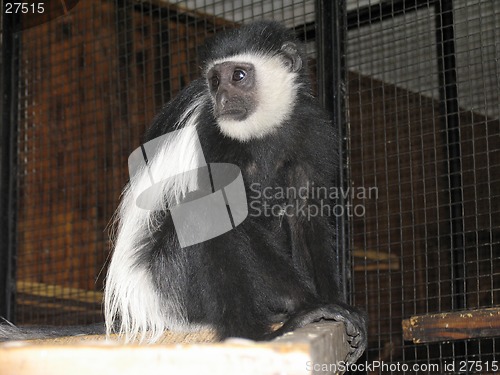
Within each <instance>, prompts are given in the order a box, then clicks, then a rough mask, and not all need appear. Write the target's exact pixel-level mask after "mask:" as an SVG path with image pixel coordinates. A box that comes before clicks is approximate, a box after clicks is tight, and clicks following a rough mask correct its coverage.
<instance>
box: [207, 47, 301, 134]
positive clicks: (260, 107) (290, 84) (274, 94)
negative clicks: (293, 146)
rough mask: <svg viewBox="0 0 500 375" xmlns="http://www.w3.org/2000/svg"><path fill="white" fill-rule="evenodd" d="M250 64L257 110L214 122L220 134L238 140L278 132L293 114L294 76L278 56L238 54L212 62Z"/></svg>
mask: <svg viewBox="0 0 500 375" xmlns="http://www.w3.org/2000/svg"><path fill="white" fill-rule="evenodd" d="M227 61H232V62H241V63H243V62H244V63H251V64H253V65H254V67H255V76H256V87H257V108H256V110H255V111H254V113H252V114H251V115H250V116H249V117H248V118H246V119H245V120H242V121H234V120H218V125H219V127H220V129H221V131H222V133H223V134H225V135H227V136H228V137H230V138H233V139H236V140H239V141H248V140H250V139H253V138H262V137H264V136H266V135H267V134H270V133H272V132H274V131H275V130H276V129H278V128H279V127H280V126H281V125H282V124H283V122H284V121H286V120H287V119H288V118H289V116H291V113H292V111H293V107H294V106H295V101H296V99H297V90H298V84H297V82H296V77H297V73H291V72H290V71H289V69H288V68H287V67H286V66H285V65H284V63H283V61H282V59H281V58H280V57H279V56H259V55H254V54H241V55H236V56H231V57H228V58H226V59H221V60H216V61H214V62H212V63H211V64H210V65H209V66H208V68H207V72H208V71H209V70H210V69H211V68H212V67H213V66H215V65H217V64H220V63H223V62H227Z"/></svg>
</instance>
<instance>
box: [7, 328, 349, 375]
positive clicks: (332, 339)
mask: <svg viewBox="0 0 500 375" xmlns="http://www.w3.org/2000/svg"><path fill="white" fill-rule="evenodd" d="M96 338H99V339H102V337H96V336H91V337H86V336H83V337H78V338H71V340H70V341H68V340H66V341H65V340H62V339H57V340H43V342H42V341H38V342H37V341H35V342H30V341H18V342H8V343H3V344H1V345H0V374H1V375H11V374H12V375H39V374H40V375H41V374H50V375H62V374H72V375H91V374H106V375H115V374H116V375H129V374H130V375H137V374H147V375H150V374H162V375H164V374H175V375H191V374H193V375H195V374H196V375H198V374H207V375H210V374H214V375H220V374H238V375H245V374H248V375H260V374H262V375H271V374H281V373H283V374H285V373H286V374H290V375H299V374H315V373H316V372H314V371H313V369H312V367H313V366H312V364H313V363H317V364H336V363H339V362H341V361H343V360H344V359H345V358H346V356H347V353H348V349H349V344H348V342H347V336H346V333H345V329H344V325H343V324H342V323H338V322H333V321H328V322H326V321H324V322H318V323H313V324H310V325H307V326H306V327H303V328H300V329H298V330H296V331H295V332H292V333H289V334H286V335H284V336H282V337H280V338H278V339H276V340H274V341H271V342H265V343H262V342H259V343H257V342H254V341H250V340H242V339H229V340H226V341H225V342H223V343H197V344H193V343H191V344H172V343H170V344H167V343H162V344H155V345H147V346H146V345H142V346H141V345H137V344H132V345H122V344H119V343H117V342H106V341H95V339H96ZM89 340H90V341H89Z"/></svg>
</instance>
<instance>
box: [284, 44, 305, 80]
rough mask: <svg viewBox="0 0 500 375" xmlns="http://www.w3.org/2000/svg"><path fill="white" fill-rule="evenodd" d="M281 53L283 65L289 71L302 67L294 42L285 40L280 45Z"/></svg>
mask: <svg viewBox="0 0 500 375" xmlns="http://www.w3.org/2000/svg"><path fill="white" fill-rule="evenodd" d="M281 53H282V54H283V57H284V58H283V60H284V62H285V66H286V67H287V68H288V69H289V70H290V73H297V72H298V71H299V70H300V69H302V58H301V57H300V54H299V50H298V49H297V46H296V44H295V43H292V42H286V43H285V44H283V45H282V46H281Z"/></svg>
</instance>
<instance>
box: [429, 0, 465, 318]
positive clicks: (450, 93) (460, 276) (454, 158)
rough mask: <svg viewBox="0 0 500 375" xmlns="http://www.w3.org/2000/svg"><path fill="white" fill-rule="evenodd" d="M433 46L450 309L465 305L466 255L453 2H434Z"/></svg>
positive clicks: (447, 0)
mask: <svg viewBox="0 0 500 375" xmlns="http://www.w3.org/2000/svg"><path fill="white" fill-rule="evenodd" d="M435 6H436V45H437V61H438V72H439V99H440V100H439V102H440V104H439V107H440V109H439V110H440V118H441V121H442V127H443V129H444V144H445V148H446V150H445V155H446V166H445V170H446V172H447V174H446V177H447V185H448V186H447V188H448V192H449V205H450V206H449V211H448V212H449V215H450V218H449V219H450V228H449V230H450V240H451V243H450V245H451V262H450V263H451V270H450V271H451V282H452V285H451V287H452V292H451V294H452V309H457V308H464V307H466V306H465V305H466V303H465V270H464V267H465V256H464V222H463V220H464V216H463V191H462V165H461V149H460V117H459V107H458V88H457V72H456V61H455V33H454V20H453V1H452V0H440V1H437V2H436V4H435Z"/></svg>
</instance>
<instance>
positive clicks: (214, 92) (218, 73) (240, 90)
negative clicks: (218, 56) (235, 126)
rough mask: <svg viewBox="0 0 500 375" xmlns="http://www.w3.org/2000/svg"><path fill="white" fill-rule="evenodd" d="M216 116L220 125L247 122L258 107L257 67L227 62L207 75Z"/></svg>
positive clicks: (215, 66) (213, 68) (216, 66)
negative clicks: (224, 122) (223, 122)
mask: <svg viewBox="0 0 500 375" xmlns="http://www.w3.org/2000/svg"><path fill="white" fill-rule="evenodd" d="M207 81H208V85H209V88H210V94H211V96H212V98H213V103H214V116H215V118H216V119H217V120H218V121H224V120H225V121H243V120H246V119H247V118H248V117H249V116H250V115H251V114H252V113H254V112H255V109H256V107H257V103H256V102H257V93H256V79H255V67H254V66H253V64H250V63H240V62H233V61H226V62H222V63H220V64H216V65H214V66H213V67H212V69H210V70H209V72H208V73H207Z"/></svg>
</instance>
